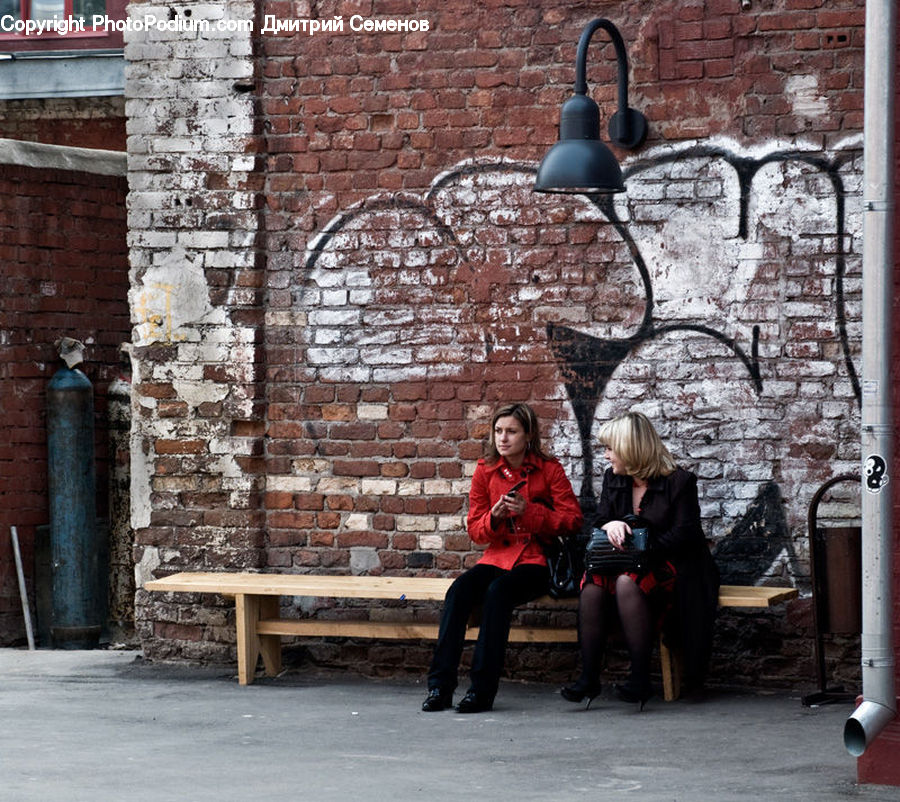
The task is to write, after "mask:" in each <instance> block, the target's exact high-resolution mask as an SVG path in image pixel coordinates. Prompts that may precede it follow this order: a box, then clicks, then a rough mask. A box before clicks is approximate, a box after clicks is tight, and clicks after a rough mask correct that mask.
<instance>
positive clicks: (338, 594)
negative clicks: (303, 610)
mask: <svg viewBox="0 0 900 802" xmlns="http://www.w3.org/2000/svg"><path fill="white" fill-rule="evenodd" d="M452 581H453V580H452V579H447V578H444V577H421V576H416V577H403V576H398V577H389V576H323V575H314V574H251V573H225V572H213V571H185V572H181V573H177V574H172V575H171V576H166V577H162V578H161V579H153V580H150V581H149V582H146V583H145V584H144V588H145V589H146V590H155V591H165V592H185V593H220V594H222V595H225V596H236V595H237V594H240V593H250V594H254V595H257V596H318V597H323V598H354V599H395V600H402V599H411V600H415V601H443V598H444V595H445V594H446V592H447V588H449V587H450V584H451V583H452Z"/></svg>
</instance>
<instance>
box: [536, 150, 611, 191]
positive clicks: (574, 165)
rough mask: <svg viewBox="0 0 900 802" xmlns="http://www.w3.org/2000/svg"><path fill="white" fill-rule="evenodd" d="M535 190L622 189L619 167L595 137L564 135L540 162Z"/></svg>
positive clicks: (609, 152) (608, 151) (609, 151)
mask: <svg viewBox="0 0 900 802" xmlns="http://www.w3.org/2000/svg"><path fill="white" fill-rule="evenodd" d="M534 191H535V192H565V193H586V194H590V193H604V194H611V193H613V192H624V191H625V183H624V182H623V181H622V168H621V167H619V162H618V161H616V157H615V156H613V153H612V151H611V150H610V149H609V148H608V147H606V145H604V144H603V143H602V142H601V141H600V140H599V139H564V140H562V141H561V142H557V143H556V144H555V145H554V146H553V147H552V148H550V150H549V151H548V153H547V155H546V156H544V160H543V161H542V162H541V166H540V167H539V168H538V173H537V178H536V179H535V182H534Z"/></svg>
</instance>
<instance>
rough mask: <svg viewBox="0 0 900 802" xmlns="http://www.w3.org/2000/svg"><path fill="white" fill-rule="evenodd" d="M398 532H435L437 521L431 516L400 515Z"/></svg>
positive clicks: (398, 517)
mask: <svg viewBox="0 0 900 802" xmlns="http://www.w3.org/2000/svg"><path fill="white" fill-rule="evenodd" d="M396 524H397V531H398V532H434V531H435V529H437V521H436V519H435V518H434V517H433V516H430V515H398V516H397V518H396Z"/></svg>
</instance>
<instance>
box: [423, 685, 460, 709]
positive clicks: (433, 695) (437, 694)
mask: <svg viewBox="0 0 900 802" xmlns="http://www.w3.org/2000/svg"><path fill="white" fill-rule="evenodd" d="M448 707H453V691H443V690H441V689H440V688H432V689H431V690H429V691H428V696H426V697H425V701H424V702H422V710H424V711H425V712H426V713H437V712H438V711H440V710H446V709H447V708H448Z"/></svg>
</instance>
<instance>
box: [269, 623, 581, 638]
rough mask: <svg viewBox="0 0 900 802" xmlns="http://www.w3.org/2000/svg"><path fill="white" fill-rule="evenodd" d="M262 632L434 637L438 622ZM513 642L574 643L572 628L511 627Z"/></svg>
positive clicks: (473, 634) (469, 633) (296, 626)
mask: <svg viewBox="0 0 900 802" xmlns="http://www.w3.org/2000/svg"><path fill="white" fill-rule="evenodd" d="M257 632H259V633H260V634H261V635H290V636H294V637H320V638H321V637H325V638H327V637H332V638H380V639H385V640H419V639H421V640H436V639H437V636H438V625H437V624H417V623H410V622H396V623H395V622H392V621H348V620H341V621H335V620H322V619H302V620H300V619H285V618H274V619H264V620H262V621H260V622H259V624H258V625H257ZM477 639H478V627H469V628H468V629H467V630H466V640H477ZM509 639H510V641H511V642H512V643H576V642H577V641H578V631H577V630H576V629H575V628H574V627H513V628H512V629H511V630H510V633H509Z"/></svg>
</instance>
